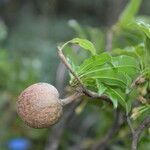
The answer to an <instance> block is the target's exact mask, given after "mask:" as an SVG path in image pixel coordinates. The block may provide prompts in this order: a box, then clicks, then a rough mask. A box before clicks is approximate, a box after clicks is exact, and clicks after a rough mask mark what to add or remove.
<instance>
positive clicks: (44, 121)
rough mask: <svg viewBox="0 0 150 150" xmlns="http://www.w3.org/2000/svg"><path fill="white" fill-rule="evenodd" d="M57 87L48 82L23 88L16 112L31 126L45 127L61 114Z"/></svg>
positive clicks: (55, 120) (55, 121)
mask: <svg viewBox="0 0 150 150" xmlns="http://www.w3.org/2000/svg"><path fill="white" fill-rule="evenodd" d="M62 109H63V108H62V105H61V101H60V100H59V93H58V91H57V89H56V88H55V87H54V86H52V85H50V84H48V83H36V84H33V85H31V86H29V87H28V88H27V89H25V90H24V91H23V92H22V93H21V94H20V96H19V98H18V101H17V112H18V114H19V116H20V117H21V118H22V120H23V121H24V122H25V123H26V124H27V125H29V126H30V127H33V128H47V127H49V126H51V125H53V124H55V123H57V121H58V120H59V119H60V117H61V116H62V113H63V110H62Z"/></svg>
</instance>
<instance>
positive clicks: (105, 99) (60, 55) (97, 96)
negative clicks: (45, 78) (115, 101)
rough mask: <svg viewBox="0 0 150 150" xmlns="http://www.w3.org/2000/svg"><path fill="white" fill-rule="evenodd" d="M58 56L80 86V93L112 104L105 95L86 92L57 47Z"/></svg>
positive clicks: (60, 49)
mask: <svg viewBox="0 0 150 150" xmlns="http://www.w3.org/2000/svg"><path fill="white" fill-rule="evenodd" d="M58 55H59V57H60V59H61V60H62V62H63V64H64V65H65V66H66V68H67V69H68V70H69V71H70V72H71V74H72V75H73V76H74V77H75V78H76V79H77V81H78V82H79V84H80V87H81V88H82V92H83V93H84V94H85V95H87V96H89V97H92V98H100V99H101V100H104V101H106V102H109V103H112V102H111V100H110V98H109V97H107V96H106V95H99V94H97V93H95V92H93V91H90V90H88V89H87V88H86V87H85V86H84V84H83V83H82V81H81V80H80V78H79V77H78V75H77V74H76V73H75V72H74V71H73V70H72V68H71V66H70V64H69V63H68V62H67V60H66V58H65V56H64V54H63V52H62V48H60V47H58Z"/></svg>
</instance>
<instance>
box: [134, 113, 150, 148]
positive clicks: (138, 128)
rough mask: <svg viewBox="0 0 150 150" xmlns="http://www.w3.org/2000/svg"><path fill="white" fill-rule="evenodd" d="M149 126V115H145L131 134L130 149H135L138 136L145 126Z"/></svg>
mask: <svg viewBox="0 0 150 150" xmlns="http://www.w3.org/2000/svg"><path fill="white" fill-rule="evenodd" d="M148 127H150V116H148V117H146V118H145V119H144V120H143V122H142V123H141V124H140V125H139V126H138V127H137V128H136V130H135V131H134V133H133V135H132V148H131V149H132V150H137V145H138V141H139V138H140V136H141V134H142V132H143V131H144V129H145V128H148Z"/></svg>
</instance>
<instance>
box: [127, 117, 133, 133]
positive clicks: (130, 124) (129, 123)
mask: <svg viewBox="0 0 150 150" xmlns="http://www.w3.org/2000/svg"><path fill="white" fill-rule="evenodd" d="M126 119H127V123H128V126H129V128H130V130H131V133H132V135H133V134H134V132H135V131H134V128H133V126H132V123H131V120H130V117H129V116H126Z"/></svg>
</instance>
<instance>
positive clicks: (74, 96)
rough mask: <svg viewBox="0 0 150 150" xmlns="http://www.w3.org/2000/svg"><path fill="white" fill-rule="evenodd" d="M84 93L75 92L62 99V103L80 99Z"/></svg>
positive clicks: (65, 103)
mask: <svg viewBox="0 0 150 150" xmlns="http://www.w3.org/2000/svg"><path fill="white" fill-rule="evenodd" d="M83 95H84V93H79V92H75V93H74V94H73V95H71V96H69V97H66V98H64V99H61V102H62V105H63V106H65V105H67V104H69V103H71V102H72V101H74V100H77V99H79V98H80V97H81V96H83Z"/></svg>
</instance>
